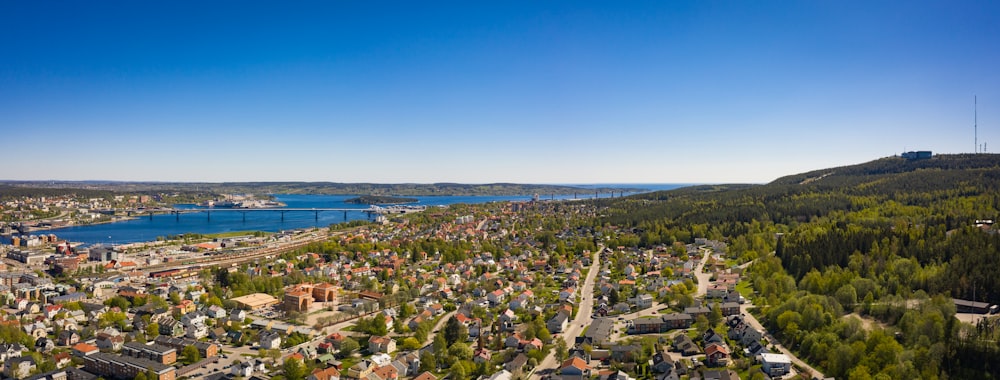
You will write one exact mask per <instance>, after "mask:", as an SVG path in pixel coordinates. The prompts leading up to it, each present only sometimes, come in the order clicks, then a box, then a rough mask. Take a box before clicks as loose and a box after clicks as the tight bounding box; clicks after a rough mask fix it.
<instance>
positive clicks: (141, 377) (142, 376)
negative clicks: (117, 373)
mask: <svg viewBox="0 0 1000 380" xmlns="http://www.w3.org/2000/svg"><path fill="white" fill-rule="evenodd" d="M133 380H146V373H145V372H139V373H137V374H135V377H134V378H133Z"/></svg>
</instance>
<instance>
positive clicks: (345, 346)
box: [340, 338, 361, 357]
mask: <svg viewBox="0 0 1000 380" xmlns="http://www.w3.org/2000/svg"><path fill="white" fill-rule="evenodd" d="M359 348H361V345H360V344H358V341H356V340H354V339H352V338H344V341H343V342H340V356H341V357H348V356H350V355H351V353H353V352H354V351H357V350H358V349H359Z"/></svg>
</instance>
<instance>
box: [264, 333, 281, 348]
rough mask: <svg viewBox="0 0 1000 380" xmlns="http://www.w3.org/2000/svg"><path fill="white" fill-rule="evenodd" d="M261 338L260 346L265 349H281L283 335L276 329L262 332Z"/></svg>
mask: <svg viewBox="0 0 1000 380" xmlns="http://www.w3.org/2000/svg"><path fill="white" fill-rule="evenodd" d="M259 338H260V348H262V349H265V350H277V349H281V335H280V334H278V333H277V332H275V331H265V332H261V333H260V335H259Z"/></svg>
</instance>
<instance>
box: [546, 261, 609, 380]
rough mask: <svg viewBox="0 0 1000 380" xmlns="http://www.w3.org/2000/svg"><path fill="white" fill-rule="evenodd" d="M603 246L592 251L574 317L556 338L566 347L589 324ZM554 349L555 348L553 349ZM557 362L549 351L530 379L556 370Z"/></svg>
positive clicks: (571, 343)
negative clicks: (588, 268)
mask: <svg viewBox="0 0 1000 380" xmlns="http://www.w3.org/2000/svg"><path fill="white" fill-rule="evenodd" d="M603 249H604V247H598V249H597V250H596V251H595V252H594V257H593V258H592V259H591V262H590V273H589V274H587V279H586V280H585V281H584V282H583V287H582V288H579V289H580V307H579V308H578V309H577V311H576V318H574V319H573V321H571V322H570V325H569V327H567V328H566V331H563V332H562V334H560V335H559V337H558V338H557V339H562V340H563V341H565V342H566V347H573V344H574V343H575V341H576V337H577V336H580V333H582V332H583V326H586V325H589V324H590V321H591V319H592V315H593V314H594V279H595V278H597V272H600V271H601V267H600V265H598V261H600V256H598V255H599V253H600V252H601V250H603ZM553 351H555V350H553ZM560 364H562V363H559V362H558V360H557V358H556V355H555V353H554V352H552V353H549V354H548V355H547V356H545V360H542V362H541V363H539V364H538V366H537V367H535V373H534V374H532V375H531V378H532V379H535V380H538V379H541V377H542V375H541V373H542V372H543V371H545V370H558V367H559V365H560Z"/></svg>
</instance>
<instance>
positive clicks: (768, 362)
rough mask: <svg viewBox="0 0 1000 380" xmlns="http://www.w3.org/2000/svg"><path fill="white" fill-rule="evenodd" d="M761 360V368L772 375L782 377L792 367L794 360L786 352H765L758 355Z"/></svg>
mask: <svg viewBox="0 0 1000 380" xmlns="http://www.w3.org/2000/svg"><path fill="white" fill-rule="evenodd" d="M757 357H758V359H759V360H760V364H761V368H760V370H761V371H763V372H764V373H766V374H767V375H768V376H771V377H781V376H784V375H785V374H787V373H788V372H790V371H791V369H792V361H791V359H789V358H788V355H785V354H770V353H763V354H760V355H758V356H757Z"/></svg>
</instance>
